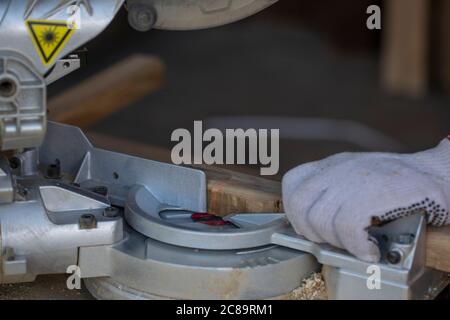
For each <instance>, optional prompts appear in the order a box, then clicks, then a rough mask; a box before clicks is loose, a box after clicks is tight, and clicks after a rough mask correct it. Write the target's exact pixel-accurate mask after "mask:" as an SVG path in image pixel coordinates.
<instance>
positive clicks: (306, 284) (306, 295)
mask: <svg viewBox="0 0 450 320" xmlns="http://www.w3.org/2000/svg"><path fill="white" fill-rule="evenodd" d="M284 298H285V299H286V300H326V299H327V290H326V287H325V281H324V279H323V277H322V274H321V273H313V274H312V275H311V276H310V277H309V278H306V279H304V280H303V283H302V285H301V286H300V287H299V288H297V289H295V290H294V291H292V292H291V293H289V294H288V295H286V297H284Z"/></svg>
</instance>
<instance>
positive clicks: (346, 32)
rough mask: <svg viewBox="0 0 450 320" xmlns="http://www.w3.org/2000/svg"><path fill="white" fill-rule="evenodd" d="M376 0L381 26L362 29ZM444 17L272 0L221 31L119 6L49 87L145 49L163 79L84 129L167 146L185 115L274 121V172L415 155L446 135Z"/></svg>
mask: <svg viewBox="0 0 450 320" xmlns="http://www.w3.org/2000/svg"><path fill="white" fill-rule="evenodd" d="M373 4H376V5H379V6H380V7H381V10H382V29H381V30H369V29H368V28H367V27H366V20H367V19H368V17H369V15H368V14H367V13H366V10H367V8H368V6H370V5H373ZM449 18H450V1H448V0H384V1H381V0H341V1H333V0H315V1H299V0H281V1H279V2H278V3H277V4H275V5H274V6H272V7H269V8H268V9H266V10H265V11H263V12H261V13H259V14H257V15H255V16H253V17H251V18H249V19H246V20H244V21H241V22H238V23H235V24H231V25H228V26H224V27H219V28H215V29H211V30H201V31H187V32H180V31H158V30H152V31H150V32H148V33H139V32H137V31H134V30H133V29H131V27H129V25H128V22H127V12H126V11H125V10H123V11H122V12H121V14H120V15H119V16H118V17H117V19H116V21H115V23H113V24H112V25H111V26H110V27H109V28H108V30H107V31H106V32H105V33H104V34H103V35H101V36H100V37H99V38H96V39H95V40H94V41H92V43H90V44H88V45H87V46H86V47H87V48H88V50H89V51H88V55H87V61H88V65H87V67H84V68H83V69H82V70H80V71H77V72H75V73H73V74H72V75H70V76H68V77H67V78H66V79H65V80H63V81H58V82H56V83H55V84H54V85H52V86H51V88H50V95H51V96H55V95H57V94H59V93H60V92H62V91H64V90H67V89H68V88H70V87H71V86H72V85H75V84H77V83H79V82H81V81H82V80H84V79H86V78H88V77H90V76H92V75H95V74H96V73H97V72H99V71H100V70H102V69H105V68H108V67H110V66H111V65H113V64H114V63H116V62H118V61H120V60H122V59H125V58H126V57H128V56H130V55H132V54H134V53H144V54H151V55H156V56H158V57H159V58H161V59H162V61H163V62H164V64H165V66H166V75H165V82H164V85H163V87H162V88H161V89H159V90H157V91H156V92H152V93H151V94H149V95H147V96H146V97H145V98H144V99H140V100H139V101H138V102H135V103H133V104H132V105H131V106H129V107H127V108H123V109H121V110H120V111H118V112H116V113H113V114H111V115H109V116H108V117H107V118H105V119H103V120H102V121H100V122H97V123H95V124H94V125H93V126H91V127H89V130H90V131H93V132H96V133H100V134H104V135H108V136H113V137H117V138H123V139H127V140H129V141H137V142H140V143H145V144H149V145H153V146H158V147H163V148H170V147H172V146H173V145H174V143H172V142H170V135H171V133H172V131H173V130H174V129H176V128H187V129H189V130H193V129H192V128H193V121H194V120H203V121H205V123H207V124H211V125H212V126H215V127H220V126H221V125H229V124H230V123H231V124H233V126H232V128H238V127H241V126H244V124H245V125H248V126H250V127H255V128H257V127H258V126H259V125H261V124H262V125H263V127H266V128H280V131H281V137H282V140H281V147H280V148H281V149H280V161H281V171H280V175H281V174H282V173H284V172H285V171H286V170H288V169H289V168H292V167H293V166H295V165H297V164H300V163H303V162H306V161H312V160H316V159H320V158H322V157H325V156H328V155H330V154H333V153H336V152H341V151H358V150H367V151H372V150H375V151H399V152H400V151H406V152H409V151H415V150H419V149H422V148H429V147H431V146H433V145H435V144H437V142H438V141H439V140H440V139H442V138H443V137H445V136H446V135H447V134H448V133H449V122H450V106H449V101H448V98H449V96H448V94H450V45H449V41H448V36H449V32H450V19H449ZM224 117H232V118H231V120H230V118H224ZM240 117H246V118H245V119H242V118H240ZM261 117H262V118H261ZM286 119H287V120H286ZM224 121H225V122H224ZM230 121H231V122H230ZM255 172H258V171H255Z"/></svg>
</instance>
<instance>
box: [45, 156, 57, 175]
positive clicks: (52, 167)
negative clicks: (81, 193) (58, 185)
mask: <svg viewBox="0 0 450 320" xmlns="http://www.w3.org/2000/svg"><path fill="white" fill-rule="evenodd" d="M45 177H46V178H47V179H59V178H61V163H60V162H59V160H56V162H55V163H53V164H51V165H49V166H48V167H47V172H46V174H45Z"/></svg>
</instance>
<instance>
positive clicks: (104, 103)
mask: <svg viewBox="0 0 450 320" xmlns="http://www.w3.org/2000/svg"><path fill="white" fill-rule="evenodd" d="M164 74H165V67H164V63H163V62H162V61H161V60H160V59H159V58H157V57H154V56H148V55H133V56H131V57H129V58H127V59H125V60H123V61H121V62H119V63H117V64H116V65H114V66H112V67H110V68H108V69H106V70H104V71H102V72H100V73H98V74H96V75H95V76H93V77H91V78H89V79H87V80H85V81H83V82H82V83H80V84H79V85H76V86H75V87H73V88H70V89H68V90H67V91H65V92H63V93H62V94H60V95H58V96H56V97H54V98H52V99H51V100H50V102H49V107H48V109H49V119H50V120H52V121H58V122H63V123H67V124H72V125H76V126H78V127H82V128H83V127H88V126H90V125H92V124H94V123H96V122H98V121H99V120H101V119H103V118H105V117H107V116H108V115H110V114H112V113H114V112H116V111H118V110H120V109H123V108H125V107H127V106H129V105H130V104H132V103H133V102H136V101H138V100H140V99H142V98H143V97H145V96H146V95H148V94H150V93H152V92H154V91H156V90H158V89H159V88H160V87H161V86H162V85H163V82H164Z"/></svg>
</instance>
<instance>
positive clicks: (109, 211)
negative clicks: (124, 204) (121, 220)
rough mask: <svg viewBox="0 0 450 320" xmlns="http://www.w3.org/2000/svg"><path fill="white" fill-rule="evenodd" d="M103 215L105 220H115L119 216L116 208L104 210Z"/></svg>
mask: <svg viewBox="0 0 450 320" xmlns="http://www.w3.org/2000/svg"><path fill="white" fill-rule="evenodd" d="M103 215H104V216H105V217H107V218H116V217H117V216H118V215H119V209H117V208H116V207H109V208H106V209H105V211H104V212H103Z"/></svg>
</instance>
